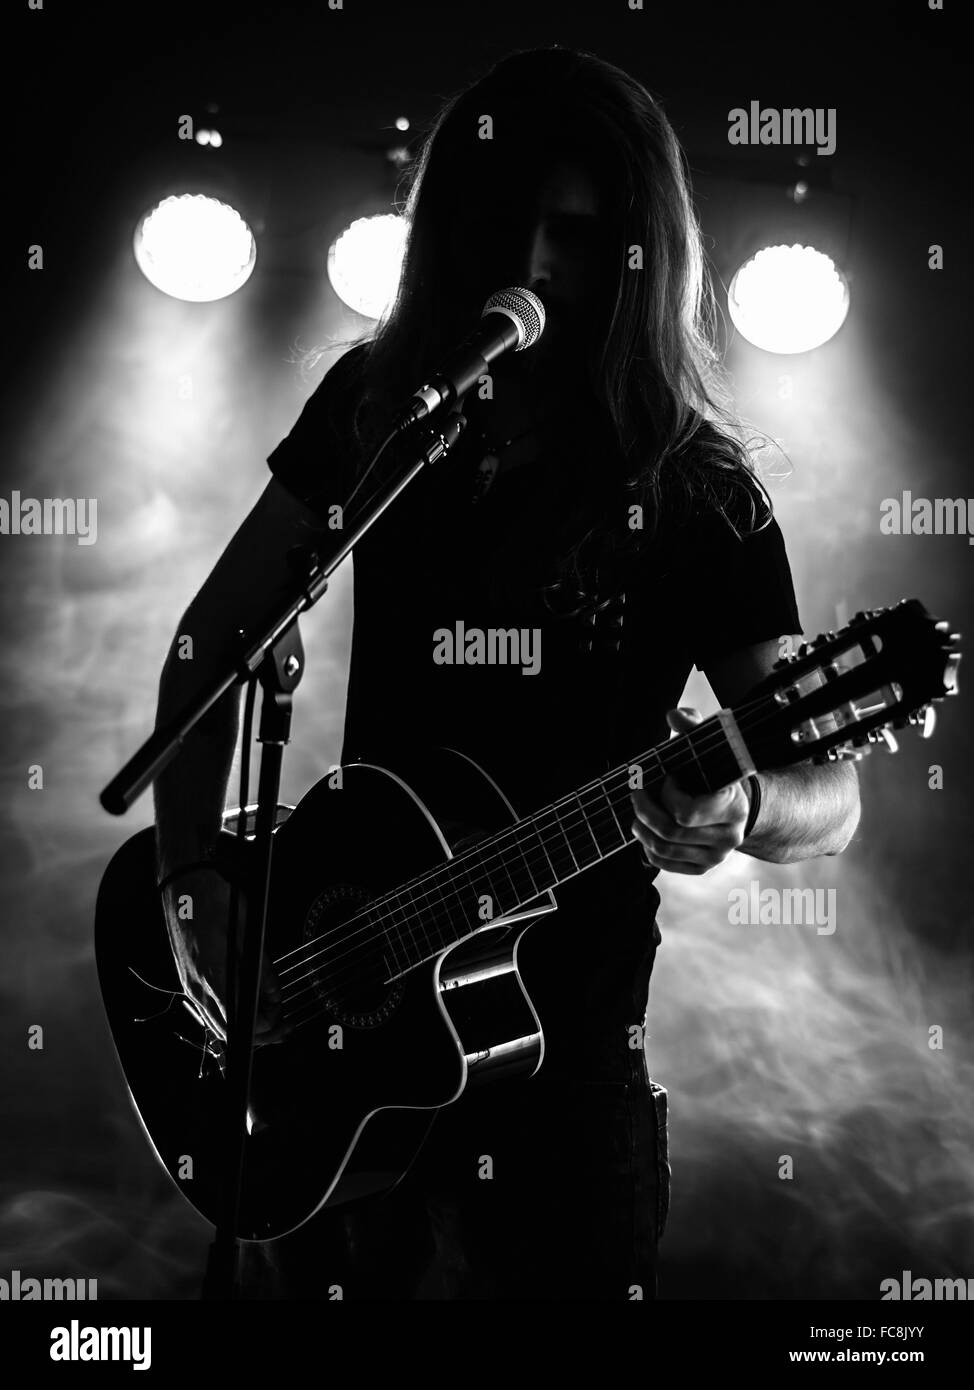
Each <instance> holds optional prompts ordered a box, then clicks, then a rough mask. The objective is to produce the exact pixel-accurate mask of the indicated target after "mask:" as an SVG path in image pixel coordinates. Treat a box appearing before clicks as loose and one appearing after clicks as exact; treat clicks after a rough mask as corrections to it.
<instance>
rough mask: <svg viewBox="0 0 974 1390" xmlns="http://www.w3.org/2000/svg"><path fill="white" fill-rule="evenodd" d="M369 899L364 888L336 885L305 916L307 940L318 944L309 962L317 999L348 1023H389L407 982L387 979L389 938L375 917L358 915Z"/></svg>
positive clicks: (351, 1025)
mask: <svg viewBox="0 0 974 1390" xmlns="http://www.w3.org/2000/svg"><path fill="white" fill-rule="evenodd" d="M369 902H370V895H369V894H368V893H367V892H366V891H365V889H364V888H357V887H356V886H355V885H354V884H350V883H338V884H334V885H332V886H331V887H330V888H327V889H326V890H325V891H324V892H323V893H319V895H318V896H317V898H315V900H314V902H313V903H312V904H311V907H310V909H309V911H308V915H307V917H306V918H305V921H304V940H305V943H306V944H308V945H310V944H312V943H315V944H316V945H317V947H318V950H317V952H316V953H315V955H314V956H313V957H312V959H311V961H310V963H309V964H310V968H311V969H312V971H313V976H312V980H313V989H314V995H315V998H316V999H317V1000H318V1002H319V1004H320V1005H321V1007H322V1008H324V1009H327V1011H328V1013H330V1014H331V1015H332V1016H333V1017H334V1018H336V1019H338V1021H339V1022H340V1023H342V1024H344V1025H345V1026H346V1027H348V1028H377V1027H378V1026H379V1024H381V1023H385V1021H386V1020H387V1019H388V1018H389V1017H391V1015H392V1014H393V1013H394V1012H395V1010H396V1008H397V1007H398V1005H399V1001H400V1000H401V999H402V996H403V990H404V987H405V986H404V983H403V981H402V980H396V981H394V982H393V983H392V984H386V983H385V981H386V979H387V977H388V970H387V968H386V964H385V961H384V960H383V949H384V947H385V938H384V937H383V936H382V934H381V932H380V930H379V928H378V927H377V926H376V924H375V922H374V921H373V920H369V919H366V918H363V917H358V914H359V913H361V912H362V910H363V908H365V907H366V906H367V905H368V903H369ZM356 917H358V920H356V921H350V920H349V919H351V918H356ZM346 923H348V925H347V926H346Z"/></svg>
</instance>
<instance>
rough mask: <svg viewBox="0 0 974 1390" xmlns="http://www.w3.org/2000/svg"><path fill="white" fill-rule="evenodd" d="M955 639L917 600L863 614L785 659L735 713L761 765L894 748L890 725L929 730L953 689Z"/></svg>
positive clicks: (825, 759) (947, 626) (831, 759)
mask: <svg viewBox="0 0 974 1390" xmlns="http://www.w3.org/2000/svg"><path fill="white" fill-rule="evenodd" d="M959 640H960V637H959V634H957V633H951V632H950V624H949V623H947V622H946V621H944V620H938V619H936V618H934V617H933V616H932V615H931V614H930V613H928V612H927V610H926V609H925V608H924V606H923V604H922V603H920V602H919V600H917V599H902V600H901V601H900V602H899V603H897V604H895V605H894V606H893V607H891V608H873V609H870V610H868V611H864V612H861V613H857V614H856V615H855V617H854V618H853V619H852V621H851V622H850V623H848V624H847V625H846V626H845V627H844V628H842V630H841V631H840V632H827V633H823V634H822V635H821V636H819V637H816V638H814V640H813V641H811V642H808V643H805V644H803V645H802V646H801V647H800V648H799V650H798V651H797V652H796V653H795V654H794V655H793V656H789V657H786V658H785V659H784V660H782V661H779V662H778V663H777V665H776V666H775V669H774V672H773V674H772V675H771V676H769V677H768V678H767V679H766V680H765V681H762V683H761V684H760V685H759V686H758V687H757V688H756V690H754V691H752V693H751V696H749V697H748V699H747V700H745V701H744V702H743V704H742V705H741V706H740V708H739V709H738V710H736V711H735V714H736V717H737V721H738V726H739V728H740V731H741V733H742V734H743V736H744V738H745V741H746V743H747V746H748V750H749V751H750V754H751V757H752V759H753V761H754V764H755V766H756V767H758V768H774V767H783V766H785V765H786V764H789V763H795V762H804V761H806V760H807V759H812V760H813V761H814V762H835V761H839V760H841V759H844V758H860V757H861V756H862V753H863V752H864V751H865V752H868V751H869V749H870V748H871V747H872V746H874V745H879V746H884V747H885V748H887V749H888V750H889V751H890V752H895V751H896V746H897V745H896V740H895V738H894V737H893V735H892V734H891V732H890V730H891V729H900V728H907V727H910V726H916V727H918V728H919V730H920V732H921V734H922V736H923V737H924V738H928V737H929V736H930V734H931V733H932V732H933V726H934V718H935V716H934V708H933V701H936V700H942V699H944V698H945V697H946V696H948V695H955V694H956V693H957V668H958V665H959V663H960V652H959V650H958V647H957V644H958V642H959Z"/></svg>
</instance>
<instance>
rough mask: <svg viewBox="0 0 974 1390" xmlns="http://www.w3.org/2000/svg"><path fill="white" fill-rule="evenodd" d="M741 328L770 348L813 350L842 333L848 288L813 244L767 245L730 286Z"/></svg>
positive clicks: (730, 302) (730, 303) (756, 342)
mask: <svg viewBox="0 0 974 1390" xmlns="http://www.w3.org/2000/svg"><path fill="white" fill-rule="evenodd" d="M727 303H728V307H729V308H730V316H731V318H732V319H733V321H734V325H735V327H736V328H737V330H738V332H739V333H741V334H743V336H744V337H745V338H746V339H747V340H748V342H749V343H753V344H754V346H755V347H759V348H764V350H765V352H780V353H789V352H809V351H811V349H812V348H816V347H820V346H821V345H822V343H827V342H828V340H829V339H830V338H831V337H832V336H833V334H835V333H837V332H838V331H839V329H840V328H841V327H842V324H843V323H844V322H845V317H846V314H847V313H848V312H849V287H848V285H847V284H846V281H845V278H844V277H843V276H842V275H841V274H840V272H839V271H838V270H837V269H836V266H835V262H834V261H833V260H831V258H830V257H828V256H825V255H823V254H822V252H821V251H815V250H813V248H812V247H811V246H798V245H795V246H766V247H765V248H764V250H763V251H758V253H757V254H756V255H754V256H752V257H751V259H750V260H749V261H745V263H744V264H743V265H742V266H741V268H740V270H738V272H737V274H736V275H735V276H734V278H733V279H732V280H731V282H730V288H729V289H728V291H727Z"/></svg>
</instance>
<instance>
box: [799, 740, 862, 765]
mask: <svg viewBox="0 0 974 1390" xmlns="http://www.w3.org/2000/svg"><path fill="white" fill-rule="evenodd" d="M862 756H863V755H862V753H860V752H858V751H857V750H856V749H855V748H852V747H851V746H850V745H849V744H847V743H839V744H836V746H835V747H834V748H829V749H828V750H827V751H826V752H824V753H818V754H816V755H815V757H813V758H812V762H813V763H818V764H819V765H820V766H821V764H823V763H859V762H862Z"/></svg>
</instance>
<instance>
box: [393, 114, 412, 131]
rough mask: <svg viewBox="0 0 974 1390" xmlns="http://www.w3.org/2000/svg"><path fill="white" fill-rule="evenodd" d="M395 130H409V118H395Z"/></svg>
mask: <svg viewBox="0 0 974 1390" xmlns="http://www.w3.org/2000/svg"><path fill="white" fill-rule="evenodd" d="M396 129H397V130H408V129H409V117H408V116H397V117H396Z"/></svg>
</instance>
